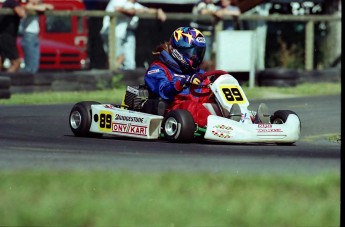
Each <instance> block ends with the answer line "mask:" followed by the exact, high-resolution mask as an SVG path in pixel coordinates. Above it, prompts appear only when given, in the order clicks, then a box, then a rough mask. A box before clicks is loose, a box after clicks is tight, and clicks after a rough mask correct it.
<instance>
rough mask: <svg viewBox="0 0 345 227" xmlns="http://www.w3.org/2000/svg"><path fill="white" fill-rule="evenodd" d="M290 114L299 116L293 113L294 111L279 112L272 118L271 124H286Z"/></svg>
mask: <svg viewBox="0 0 345 227" xmlns="http://www.w3.org/2000/svg"><path fill="white" fill-rule="evenodd" d="M290 114H294V115H296V116H297V117H298V115H297V114H296V113H295V112H293V111H292V110H277V111H276V112H274V114H273V115H272V116H271V123H272V124H284V123H285V122H286V120H287V118H288V116H289V115H290Z"/></svg>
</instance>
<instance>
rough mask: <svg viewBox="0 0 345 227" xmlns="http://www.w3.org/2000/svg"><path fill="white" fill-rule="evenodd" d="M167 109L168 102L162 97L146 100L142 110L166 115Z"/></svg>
mask: <svg viewBox="0 0 345 227" xmlns="http://www.w3.org/2000/svg"><path fill="white" fill-rule="evenodd" d="M166 109H167V104H166V102H164V101H163V100H162V99H160V98H149V99H147V100H146V101H145V103H144V105H143V108H142V109H141V111H142V112H144V113H148V114H155V115H160V116H164V114H165V113H166Z"/></svg>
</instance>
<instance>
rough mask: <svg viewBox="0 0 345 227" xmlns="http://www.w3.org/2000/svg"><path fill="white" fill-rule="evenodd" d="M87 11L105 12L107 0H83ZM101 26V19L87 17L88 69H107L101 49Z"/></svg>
mask: <svg viewBox="0 0 345 227" xmlns="http://www.w3.org/2000/svg"><path fill="white" fill-rule="evenodd" d="M83 2H84V4H85V8H86V9H87V10H105V8H106V7H107V4H108V2H109V1H108V0H102V1H99V0H83ZM102 26H103V18H102V17H91V16H90V17H88V18H87V27H88V40H87V50H88V56H89V58H90V69H106V68H107V67H108V63H107V56H106V53H105V51H104V48H103V39H102V36H101V34H100V31H101V29H102Z"/></svg>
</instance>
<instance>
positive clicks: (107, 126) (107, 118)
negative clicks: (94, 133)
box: [98, 111, 113, 132]
mask: <svg viewBox="0 0 345 227" xmlns="http://www.w3.org/2000/svg"><path fill="white" fill-rule="evenodd" d="M112 119H113V113H112V112H110V111H100V112H99V124H98V127H99V130H100V131H103V132H111V123H112Z"/></svg>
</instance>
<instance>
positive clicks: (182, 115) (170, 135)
mask: <svg viewBox="0 0 345 227" xmlns="http://www.w3.org/2000/svg"><path fill="white" fill-rule="evenodd" d="M162 127H163V134H164V138H166V139H167V140H168V141H170V142H190V141H191V140H192V139H193V138H194V131H195V123H194V119H193V117H192V115H191V113H189V112H188V111H187V110H182V109H178V110H172V111H169V112H168V113H167V114H166V115H165V117H164V119H163V123H162Z"/></svg>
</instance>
